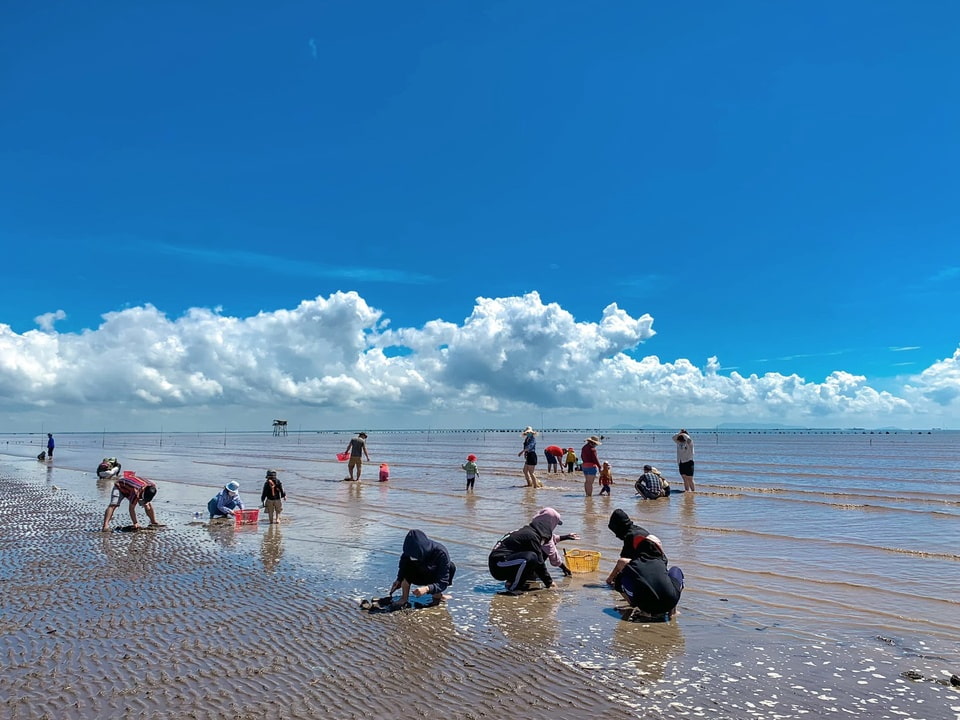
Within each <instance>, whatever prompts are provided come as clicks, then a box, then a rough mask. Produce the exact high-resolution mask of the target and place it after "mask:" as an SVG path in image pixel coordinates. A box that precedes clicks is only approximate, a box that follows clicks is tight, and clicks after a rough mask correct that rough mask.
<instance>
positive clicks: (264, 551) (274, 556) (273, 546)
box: [260, 523, 283, 573]
mask: <svg viewBox="0 0 960 720" xmlns="http://www.w3.org/2000/svg"><path fill="white" fill-rule="evenodd" d="M282 557H283V532H282V531H281V530H280V525H279V523H275V524H273V525H269V526H267V529H266V532H264V533H263V539H262V540H261V541H260V560H261V562H263V569H264V570H265V571H266V572H268V573H272V572H274V571H276V569H277V565H278V564H279V562H280V558H282Z"/></svg>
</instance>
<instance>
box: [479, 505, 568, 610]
mask: <svg viewBox="0 0 960 720" xmlns="http://www.w3.org/2000/svg"><path fill="white" fill-rule="evenodd" d="M556 525H557V524H556V523H555V522H552V521H551V520H550V519H549V518H547V517H543V516H541V517H535V518H534V519H533V520H531V521H530V524H529V525H524V526H523V527H522V528H518V529H517V530H514V531H513V532H510V533H507V534H506V535H504V536H503V537H502V538H500V539H499V540H498V541H497V544H496V545H494V547H493V550H491V551H490V557H489V558H488V559H487V566H488V568H489V570H490V574H491V575H492V576H493V578H494V579H495V580H503V581H504V584H505V585H506V591H505V592H506V594H508V595H519V594H520V593H522V592H523V591H524V590H525V589H526V585H527V583H528V582H529V581H531V580H533V579H534V578H539V580H540V581H541V582H542V583H543V586H544V587H546V588H550V587H553V578H552V577H550V571H549V570H547V565H546V562H545V560H546V553H545V552H544V550H543V546H544V544H546V543H548V542H550V541H551V540H552V539H553V529H554V528H555V527H556Z"/></svg>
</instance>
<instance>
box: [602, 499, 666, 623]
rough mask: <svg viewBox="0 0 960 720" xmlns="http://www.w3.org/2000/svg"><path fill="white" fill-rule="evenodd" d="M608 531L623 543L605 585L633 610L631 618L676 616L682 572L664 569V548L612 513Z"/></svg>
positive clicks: (618, 513) (623, 516) (653, 537)
mask: <svg viewBox="0 0 960 720" xmlns="http://www.w3.org/2000/svg"><path fill="white" fill-rule="evenodd" d="M607 527H608V528H610V530H611V531H612V532H613V534H614V535H616V536H617V538H618V539H620V540H622V541H623V549H622V550H621V551H620V559H619V560H617V564H616V565H615V566H614V568H613V570H612V571H611V572H610V575H608V576H607V585H611V586H613V589H614V590H616V591H617V592H619V593H620V594H621V595H622V596H623V597H624V599H626V601H627V602H628V603H630V607H631V608H632V613H631V616H637V615H639V616H640V617H642V618H643V617H645V618H650V619H654V620H669V619H670V618H672V617H673V616H674V615H675V614H676V608H677V604H678V603H679V602H680V593H682V592H683V571H682V570H681V569H680V568H678V567H676V566H674V567H672V568H670V569H669V570H668V569H667V556H666V555H665V554H664V552H663V544H662V543H661V542H660V538H658V537H657V536H656V535H651V534H650V533H649V532H647V530H646V529H644V528H642V527H640V526H639V525H637V524H636V523H635V522H633V521H632V520H631V519H630V516H629V515H627V514H626V513H625V512H624V511H623V510H620V509H617V510H614V511H613V513H612V514H611V515H610V522H609V523H608V524H607Z"/></svg>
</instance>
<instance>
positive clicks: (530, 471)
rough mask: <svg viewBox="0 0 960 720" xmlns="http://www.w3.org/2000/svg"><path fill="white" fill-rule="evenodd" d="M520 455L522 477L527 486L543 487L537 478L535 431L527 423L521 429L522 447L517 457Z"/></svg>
mask: <svg viewBox="0 0 960 720" xmlns="http://www.w3.org/2000/svg"><path fill="white" fill-rule="evenodd" d="M521 455H522V456H523V457H524V461H523V479H524V480H526V481H527V487H534V488H540V487H543V485H542V484H541V483H540V481H539V480H537V431H536V430H534V429H533V428H532V427H530V426H529V425H527V427H526V429H525V430H524V431H523V449H522V450H521V451H520V452H518V453H517V457H520V456H521Z"/></svg>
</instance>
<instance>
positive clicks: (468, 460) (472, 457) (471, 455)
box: [467, 453, 477, 462]
mask: <svg viewBox="0 0 960 720" xmlns="http://www.w3.org/2000/svg"><path fill="white" fill-rule="evenodd" d="M476 459H477V456H476V455H474V454H473V453H470V454H469V455H467V462H474V461H475V460H476Z"/></svg>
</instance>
